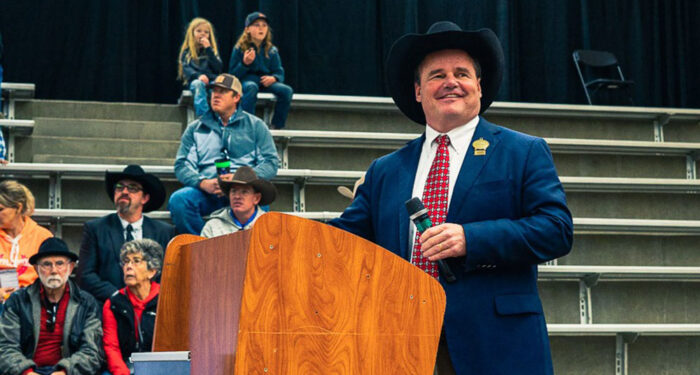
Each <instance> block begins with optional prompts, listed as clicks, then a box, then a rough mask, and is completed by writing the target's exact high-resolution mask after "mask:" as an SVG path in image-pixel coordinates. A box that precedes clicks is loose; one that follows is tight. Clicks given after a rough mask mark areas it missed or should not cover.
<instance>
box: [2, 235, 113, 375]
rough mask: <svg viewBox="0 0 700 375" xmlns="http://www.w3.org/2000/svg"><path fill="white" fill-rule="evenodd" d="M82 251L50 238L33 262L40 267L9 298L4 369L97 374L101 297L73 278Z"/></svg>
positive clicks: (5, 371) (57, 374) (8, 371)
mask: <svg viewBox="0 0 700 375" xmlns="http://www.w3.org/2000/svg"><path fill="white" fill-rule="evenodd" d="M77 259H78V257H77V256H76V255H75V254H74V253H72V252H71V251H70V250H68V246H67V245H66V243H65V242H63V240H61V239H59V238H53V237H52V238H48V239H46V240H45V241H44V242H43V243H42V244H41V246H40V247H39V252H37V253H36V254H34V255H33V256H32V257H31V258H29V262H30V263H31V264H32V265H33V266H34V268H35V269H36V271H37V272H38V273H39V280H36V281H35V282H34V283H33V284H32V285H30V286H29V287H27V288H23V289H20V290H18V291H16V292H14V293H13V294H12V296H10V299H9V300H7V303H5V311H4V312H3V314H2V316H0V374H8V375H9V374H13V375H20V374H21V375H26V374H32V375H35V374H40V375H44V374H52V375H67V374H70V375H74V374H84V375H94V374H96V373H98V371H99V370H100V367H101V365H102V349H101V347H100V345H101V341H102V323H101V322H100V311H99V307H98V306H97V302H95V299H94V298H92V296H91V295H90V294H88V293H86V292H84V291H82V290H80V288H78V286H77V285H76V284H75V283H73V282H72V281H71V280H69V279H68V276H70V274H71V272H73V267H74V266H75V263H74V262H75V261H76V260H77Z"/></svg>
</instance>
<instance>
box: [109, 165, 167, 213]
mask: <svg viewBox="0 0 700 375" xmlns="http://www.w3.org/2000/svg"><path fill="white" fill-rule="evenodd" d="M121 180H134V181H136V182H138V183H140V184H141V186H143V191H144V193H146V194H148V195H149V196H150V199H149V200H148V202H147V203H146V204H145V205H144V206H143V212H151V211H153V210H157V209H159V208H160V206H162V205H163V202H165V187H164V186H163V183H162V182H160V179H159V178H158V177H156V176H154V175H152V174H150V173H146V172H144V171H143V168H141V166H140V165H136V164H131V165H127V166H126V168H124V170H123V171H121V172H110V171H105V182H106V184H105V188H106V189H107V196H108V197H109V199H114V185H116V184H117V182H119V181H121Z"/></svg>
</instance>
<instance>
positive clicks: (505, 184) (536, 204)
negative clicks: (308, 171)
mask: <svg viewBox="0 0 700 375" xmlns="http://www.w3.org/2000/svg"><path fill="white" fill-rule="evenodd" d="M479 138H483V139H484V140H486V141H488V142H489V147H488V148H487V149H486V155H483V156H478V155H474V148H473V146H472V145H470V146H469V150H468V152H467V155H466V156H465V159H464V163H463V164H462V169H461V170H460V172H459V176H458V177H457V181H456V184H455V187H454V191H453V194H452V200H451V202H450V206H449V210H448V213H447V222H448V223H456V224H461V225H462V226H463V228H464V233H465V237H466V242H467V256H466V257H461V258H450V259H449V260H448V264H449V265H450V267H451V268H452V270H453V272H455V274H456V276H457V281H456V282H455V283H452V284H447V283H445V282H444V281H443V280H441V283H442V286H443V287H444V289H445V292H446V294H447V310H446V312H445V321H444V334H445V336H446V340H447V345H448V348H449V352H450V358H451V359H452V363H453V365H454V367H455V370H456V371H457V373H458V374H510V375H512V374H527V375H533V374H551V373H552V361H551V355H550V350H549V339H548V336H547V327H546V325H545V319H544V314H543V311H542V304H541V302H540V298H539V294H538V292H537V264H538V263H542V262H545V261H548V260H551V259H554V258H558V257H561V256H563V255H565V254H567V253H568V252H569V251H570V250H571V244H572V238H573V223H572V219H571V213H570V212H569V210H568V208H567V206H566V197H565V195H564V190H563V188H562V186H561V183H560V181H559V178H558V176H557V173H556V170H555V168H554V162H553V160H552V156H551V153H550V151H549V148H548V147H547V144H546V143H545V141H544V140H543V139H541V138H537V137H532V136H529V135H526V134H522V133H518V132H515V131H513V130H510V129H507V128H503V127H500V126H497V125H494V124H491V123H489V122H488V121H486V120H484V119H483V118H482V119H480V121H479V124H478V125H477V127H476V130H475V133H474V136H473V139H472V141H474V140H477V139H479ZM424 140H425V135H423V136H421V137H420V138H418V139H415V140H413V141H411V142H409V143H408V144H407V145H406V146H404V147H403V148H401V149H399V150H397V151H395V152H393V153H391V154H389V155H386V156H384V157H382V158H379V159H377V160H375V161H374V162H372V164H371V165H370V167H369V169H368V171H367V174H366V177H365V182H364V184H363V185H361V186H360V187H359V188H358V191H357V195H356V197H355V200H354V201H353V203H352V204H351V205H350V207H348V208H347V209H346V210H345V212H344V213H343V215H342V216H341V217H340V218H339V219H336V220H334V221H332V222H331V224H332V225H335V226H337V227H339V228H342V229H345V230H348V231H350V232H352V233H354V234H357V235H359V236H361V237H364V238H366V239H368V240H370V241H373V242H375V243H376V244H378V245H380V246H382V247H384V248H386V249H388V250H390V251H392V252H394V253H396V254H398V255H399V256H401V257H403V258H404V259H407V260H408V259H409V257H410V252H411V249H410V246H409V238H408V235H409V219H408V214H407V213H406V208H405V207H404V202H405V201H406V200H408V199H410V198H411V193H412V190H413V181H414V179H415V175H416V168H417V166H418V159H419V156H420V152H421V147H422V145H423V142H424Z"/></svg>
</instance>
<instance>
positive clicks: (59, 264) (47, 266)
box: [39, 260, 70, 271]
mask: <svg viewBox="0 0 700 375" xmlns="http://www.w3.org/2000/svg"><path fill="white" fill-rule="evenodd" d="M68 263H70V262H65V261H62V260H57V261H55V262H49V261H48V260H47V261H44V262H41V263H39V267H40V268H41V269H42V270H44V271H50V270H51V269H52V268H53V267H54V266H55V267H56V269H57V270H64V269H66V266H68Z"/></svg>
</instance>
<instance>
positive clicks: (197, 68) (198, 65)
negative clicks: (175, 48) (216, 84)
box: [180, 47, 224, 85]
mask: <svg viewBox="0 0 700 375" xmlns="http://www.w3.org/2000/svg"><path fill="white" fill-rule="evenodd" d="M198 54H199V61H197V60H195V59H190V58H189V57H190V52H189V51H187V50H185V52H183V53H182V56H180V62H181V63H182V74H183V75H184V76H185V81H187V84H188V85H189V84H190V83H191V82H192V81H194V80H195V79H197V78H198V77H199V76H200V75H202V74H204V75H206V76H207V78H209V81H214V80H215V79H216V76H218V75H219V74H221V71H222V70H223V68H224V63H222V62H221V58H219V56H218V55H217V54H216V53H214V49H213V48H211V47H207V48H204V49H200V50H199V51H198ZM188 59H189V61H187V60H188Z"/></svg>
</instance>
